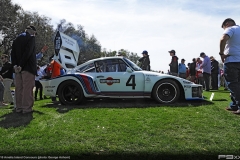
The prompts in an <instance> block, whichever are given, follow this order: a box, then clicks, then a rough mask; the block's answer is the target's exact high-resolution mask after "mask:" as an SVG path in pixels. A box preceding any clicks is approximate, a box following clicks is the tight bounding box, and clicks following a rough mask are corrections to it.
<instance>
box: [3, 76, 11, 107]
mask: <svg viewBox="0 0 240 160" xmlns="http://www.w3.org/2000/svg"><path fill="white" fill-rule="evenodd" d="M12 82H13V80H12V79H9V78H4V79H3V84H4V87H5V88H4V94H3V100H4V102H6V103H12V102H13V97H12V93H11V85H12Z"/></svg>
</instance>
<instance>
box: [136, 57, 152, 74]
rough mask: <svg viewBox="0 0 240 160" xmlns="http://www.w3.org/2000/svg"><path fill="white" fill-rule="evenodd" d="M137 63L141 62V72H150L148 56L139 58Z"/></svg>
mask: <svg viewBox="0 0 240 160" xmlns="http://www.w3.org/2000/svg"><path fill="white" fill-rule="evenodd" d="M138 61H139V62H141V68H142V70H146V71H150V59H149V55H147V56H145V57H142V58H140V59H139V60H138Z"/></svg>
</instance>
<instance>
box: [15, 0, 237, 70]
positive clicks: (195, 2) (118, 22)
mask: <svg viewBox="0 0 240 160" xmlns="http://www.w3.org/2000/svg"><path fill="white" fill-rule="evenodd" d="M12 2H13V3H18V4H19V5H21V6H22V8H23V9H24V10H26V11H31V12H33V11H35V12H38V13H39V15H45V16H47V17H49V18H51V19H52V21H51V23H52V24H53V25H55V26H56V24H57V23H58V22H59V21H60V20H61V19H66V21H67V22H71V23H73V24H74V25H75V26H77V24H81V25H82V26H84V29H85V31H86V33H87V34H89V35H92V34H94V35H95V37H96V38H97V39H98V41H99V42H100V43H101V46H102V48H106V49H107V50H112V51H113V50H117V51H118V50H120V49H126V50H128V51H131V52H134V53H138V55H139V56H142V54H141V53H142V51H143V50H147V51H148V53H149V55H150V60H151V67H152V69H153V70H161V71H162V70H163V71H164V72H166V71H167V70H168V69H169V66H168V64H169V63H170V60H171V57H170V55H169V53H168V51H169V50H171V49H174V50H175V51H176V55H177V56H178V57H179V63H180V59H182V58H184V59H186V64H187V63H189V62H191V60H192V58H195V57H199V55H200V53H201V52H205V53H206V54H207V55H208V56H214V57H216V59H220V58H219V55H218V53H219V40H220V37H221V36H222V33H223V29H222V28H221V24H222V22H223V20H224V19H226V18H233V19H234V20H235V22H236V23H237V24H239V23H240V9H239V8H240V2H239V0H151V1H150V0H32V1H27V0H12ZM80 54H81V53H80Z"/></svg>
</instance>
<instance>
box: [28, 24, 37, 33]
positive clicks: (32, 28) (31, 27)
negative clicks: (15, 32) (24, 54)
mask: <svg viewBox="0 0 240 160" xmlns="http://www.w3.org/2000/svg"><path fill="white" fill-rule="evenodd" d="M26 29H31V30H33V31H35V32H36V33H35V34H36V35H37V30H36V28H35V27H34V26H32V25H30V26H27V28H26Z"/></svg>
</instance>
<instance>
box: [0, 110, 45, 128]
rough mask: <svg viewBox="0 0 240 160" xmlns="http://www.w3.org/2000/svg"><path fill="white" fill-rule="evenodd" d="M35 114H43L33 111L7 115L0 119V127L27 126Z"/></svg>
mask: <svg viewBox="0 0 240 160" xmlns="http://www.w3.org/2000/svg"><path fill="white" fill-rule="evenodd" d="M34 112H36V113H38V114H43V113H42V112H39V111H33V112H32V113H26V114H22V113H16V112H12V113H8V114H5V115H3V116H1V117H0V119H2V120H1V121H0V127H2V128H6V129H7V128H11V127H13V128H16V127H21V126H27V125H28V124H29V123H30V122H31V120H32V119H33V113H34Z"/></svg>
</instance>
